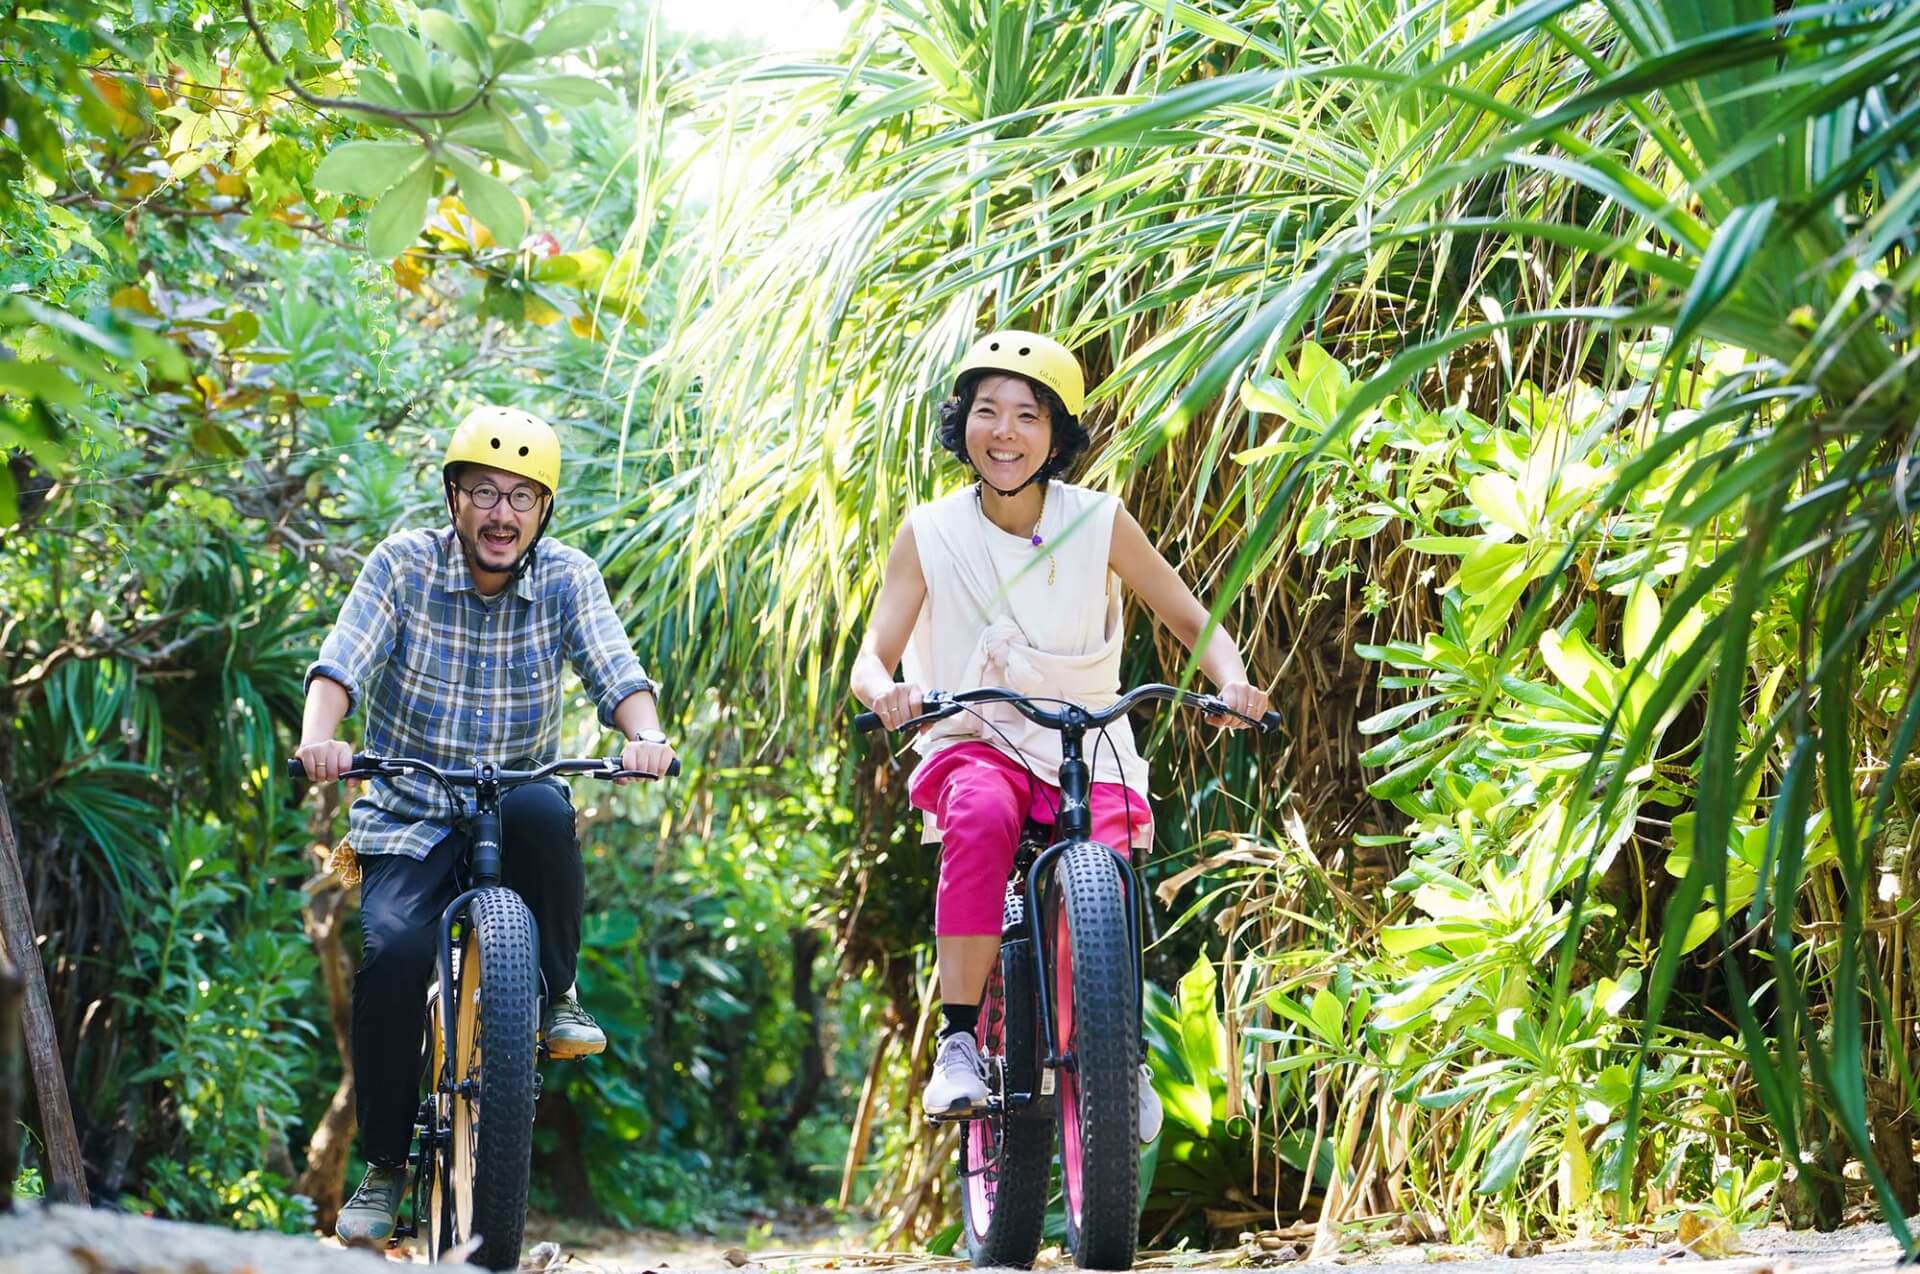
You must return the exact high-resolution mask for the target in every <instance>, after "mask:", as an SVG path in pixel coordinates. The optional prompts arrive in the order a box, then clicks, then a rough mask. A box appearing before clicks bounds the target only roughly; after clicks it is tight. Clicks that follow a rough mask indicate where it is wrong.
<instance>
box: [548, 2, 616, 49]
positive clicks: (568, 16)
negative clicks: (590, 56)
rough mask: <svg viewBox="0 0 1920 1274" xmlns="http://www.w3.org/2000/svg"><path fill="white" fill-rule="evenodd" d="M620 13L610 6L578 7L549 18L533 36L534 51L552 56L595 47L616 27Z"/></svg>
mask: <svg viewBox="0 0 1920 1274" xmlns="http://www.w3.org/2000/svg"><path fill="white" fill-rule="evenodd" d="M618 12H619V11H618V10H617V9H615V8H614V7H613V6H612V5H610V4H574V5H568V6H567V7H566V8H564V9H562V10H560V12H558V13H556V14H554V15H553V16H552V17H551V18H548V19H547V21H546V24H545V25H544V26H542V27H541V28H540V30H539V32H538V33H536V34H535V35H534V37H533V51H534V52H535V53H537V54H539V55H540V56H541V57H552V56H553V55H554V54H556V53H564V52H566V51H567V50H568V49H571V48H577V47H578V46H580V45H582V44H591V43H592V42H593V41H595V40H597V39H599V38H600V36H601V35H602V34H603V33H605V31H606V30H607V28H608V27H609V26H611V25H612V23H613V19H614V16H615V15H616V14H617V13H618Z"/></svg>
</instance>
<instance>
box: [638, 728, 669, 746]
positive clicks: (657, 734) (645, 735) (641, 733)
mask: <svg viewBox="0 0 1920 1274" xmlns="http://www.w3.org/2000/svg"><path fill="white" fill-rule="evenodd" d="M633 741H634V742H635V743H665V742H666V741H667V736H666V734H665V733H663V732H662V731H659V730H637V731H635V732H634V735H633Z"/></svg>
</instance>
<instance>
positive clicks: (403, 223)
mask: <svg viewBox="0 0 1920 1274" xmlns="http://www.w3.org/2000/svg"><path fill="white" fill-rule="evenodd" d="M432 193H433V165H432V164H431V163H430V162H428V160H427V158H426V155H425V154H424V152H423V153H422V154H421V156H420V159H419V160H418V161H417V162H416V163H415V164H414V166H413V168H412V169H411V170H409V171H408V173H407V174H406V176H404V177H402V178H401V179H400V181H399V182H398V183H397V184H396V185H395V186H394V187H393V189H391V190H389V191H387V193H386V194H384V195H382V196H380V198H379V200H378V201H377V202H376V203H375V204H374V205H373V207H372V208H371V209H369V210H368V212H367V255H368V256H371V257H373V258H374V259H375V260H377V261H389V260H392V259H393V258H394V257H397V256H399V255H400V254H401V253H402V252H403V251H405V250H406V248H407V245H408V244H410V243H412V242H413V241H414V240H415V239H416V238H418V237H419V235H420V227H421V225H422V224H423V223H424V222H425V221H426V219H427V197H428V196H429V195H431V194H432Z"/></svg>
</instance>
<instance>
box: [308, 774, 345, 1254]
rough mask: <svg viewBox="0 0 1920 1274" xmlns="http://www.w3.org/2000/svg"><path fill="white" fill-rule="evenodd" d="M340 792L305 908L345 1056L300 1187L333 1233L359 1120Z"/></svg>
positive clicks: (318, 838)
mask: <svg viewBox="0 0 1920 1274" xmlns="http://www.w3.org/2000/svg"><path fill="white" fill-rule="evenodd" d="M339 792H340V789H339V786H338V785H337V784H329V785H327V787H326V788H325V790H324V792H323V793H322V796H321V802H320V808H319V810H318V811H317V812H316V813H315V815H314V820H313V828H314V837H315V839H314V843H313V851H314V854H315V856H316V857H317V858H318V860H319V866H318V871H319V873H320V874H319V875H317V876H315V877H314V878H313V879H312V880H310V881H308V882H307V901H306V903H305V904H304V905H303V906H302V907H301V909H300V914H301V919H302V920H303V921H304V922H305V925H306V930H307V940H308V941H309V942H311V943H313V949H314V953H315V954H316V955H318V956H319V958H320V979H321V982H322V984H323V985H324V986H325V987H326V989H327V1018H328V1020H329V1021H330V1022H331V1023H332V1025H333V1042H334V1047H335V1048H336V1049H337V1050H338V1051H339V1054H340V1083H339V1086H338V1087H336V1088H335V1089H334V1090H333V1100H332V1101H330V1102H328V1103H327V1113H326V1114H325V1115H323V1116H322V1117H321V1119H320V1123H319V1124H318V1125H317V1126H316V1127H315V1128H314V1130H313V1136H312V1137H311V1138H310V1139H309V1140H308V1142H307V1165H306V1168H305V1169H304V1170H303V1171H302V1172H301V1173H300V1180H299V1184H298V1185H297V1186H296V1187H295V1188H296V1189H297V1190H298V1191H299V1192H300V1193H301V1194H304V1195H306V1196H307V1197H308V1198H309V1199H312V1200H313V1219H314V1224H315V1226H316V1227H317V1228H318V1229H320V1230H322V1231H327V1230H331V1229H333V1222H334V1219H335V1218H336V1217H337V1216H338V1215H339V1213H340V1206H341V1204H342V1203H344V1202H345V1199H346V1190H347V1156H348V1154H349V1153H350V1152H351V1151H352V1149H353V1135H354V1132H355V1131H356V1130H357V1129H358V1126H359V1125H358V1116H357V1113H356V1102H355V1094H354V1087H353V960H352V958H351V957H350V956H348V954H347V951H346V944H345V943H344V942H343V941H342V939H341V931H342V930H343V929H344V928H345V927H346V923H347V919H348V917H350V916H351V915H352V914H353V911H354V905H355V903H356V902H357V901H358V899H357V893H358V891H357V890H355V889H350V888H348V887H347V886H346V885H344V884H342V883H341V881H340V878H339V877H338V876H337V875H334V874H333V873H332V871H331V870H330V868H329V867H328V860H329V857H330V851H329V848H328V845H327V840H326V837H327V834H328V832H329V830H330V828H331V826H332V824H333V816H334V812H335V811H336V810H337V809H338V808H339V804H340V796H339Z"/></svg>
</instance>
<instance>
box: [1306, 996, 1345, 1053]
mask: <svg viewBox="0 0 1920 1274" xmlns="http://www.w3.org/2000/svg"><path fill="white" fill-rule="evenodd" d="M1307 1011H1308V1012H1309V1013H1310V1014H1312V1016H1313V1026H1314V1029H1315V1030H1317V1031H1319V1032H1320V1038H1322V1039H1324V1040H1325V1041H1327V1043H1329V1044H1332V1045H1333V1046H1334V1047H1336V1048H1338V1047H1341V1046H1343V1045H1344V1044H1345V1043H1346V1042H1347V1035H1346V1020H1347V1011H1346V1006H1344V1005H1343V1004H1341V1003H1340V1000H1339V997H1338V996H1336V995H1334V994H1333V992H1331V991H1329V990H1327V989H1326V988H1324V987H1322V988H1321V989H1320V990H1318V991H1315V992H1314V993H1313V1001H1312V1002H1311V1003H1310V1004H1309V1005H1308V1006H1307Z"/></svg>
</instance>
